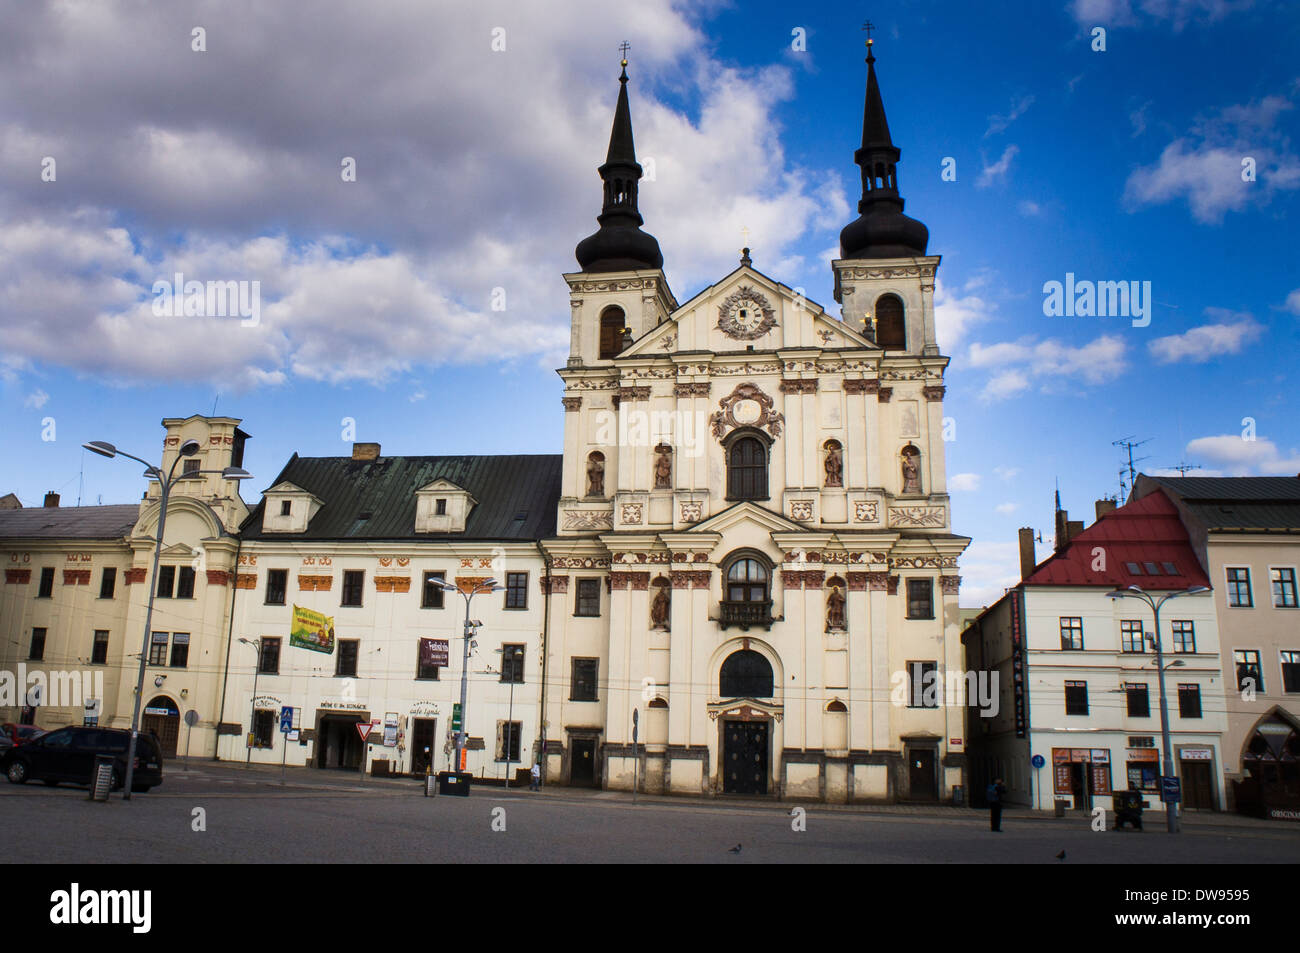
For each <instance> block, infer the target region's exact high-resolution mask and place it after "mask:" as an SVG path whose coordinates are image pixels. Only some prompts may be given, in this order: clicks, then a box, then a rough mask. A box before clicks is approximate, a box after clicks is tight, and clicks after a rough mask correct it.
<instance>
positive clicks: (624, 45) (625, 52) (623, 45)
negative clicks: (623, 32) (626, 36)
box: [618, 40, 632, 59]
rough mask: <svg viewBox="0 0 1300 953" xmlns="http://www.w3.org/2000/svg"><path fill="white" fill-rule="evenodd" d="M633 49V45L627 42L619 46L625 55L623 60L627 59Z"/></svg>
mask: <svg viewBox="0 0 1300 953" xmlns="http://www.w3.org/2000/svg"><path fill="white" fill-rule="evenodd" d="M631 48H632V45H631V44H630V43H628V41H627V40H624V41H623V42H622V43H620V44H619V45H618V51H619V52H620V53H622V54H623V59H627V51H628V50H630V49H631Z"/></svg>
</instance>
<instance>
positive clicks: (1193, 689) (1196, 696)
mask: <svg viewBox="0 0 1300 953" xmlns="http://www.w3.org/2000/svg"><path fill="white" fill-rule="evenodd" d="M1178 717H1179V718H1200V717H1201V686H1200V685H1179V686H1178Z"/></svg>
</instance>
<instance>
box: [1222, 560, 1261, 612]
mask: <svg viewBox="0 0 1300 953" xmlns="http://www.w3.org/2000/svg"><path fill="white" fill-rule="evenodd" d="M1254 604H1255V600H1254V599H1252V598H1251V595H1250V570H1249V569H1242V568H1238V569H1229V570H1228V605H1230V606H1232V607H1233V608H1234V609H1249V608H1250V607H1251V606H1253V605H1254Z"/></svg>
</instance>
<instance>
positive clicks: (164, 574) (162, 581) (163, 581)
mask: <svg viewBox="0 0 1300 953" xmlns="http://www.w3.org/2000/svg"><path fill="white" fill-rule="evenodd" d="M175 588H176V567H175V566H159V567H158V593H157V595H158V598H159V599H170V598H171V597H172V592H173V591H174V590H175Z"/></svg>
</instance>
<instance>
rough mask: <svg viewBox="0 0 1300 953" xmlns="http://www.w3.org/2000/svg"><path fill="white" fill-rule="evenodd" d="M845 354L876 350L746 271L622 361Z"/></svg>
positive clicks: (703, 295)
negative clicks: (745, 354) (786, 351)
mask: <svg viewBox="0 0 1300 953" xmlns="http://www.w3.org/2000/svg"><path fill="white" fill-rule="evenodd" d="M792 348H801V349H813V348H816V349H819V350H840V349H845V348H851V349H868V350H875V349H876V348H875V346H874V345H873V344H871V343H870V342H869V341H867V340H866V339H865V338H864V337H862V335H861V334H860V333H858V332H857V331H856V330H854V329H853V328H850V327H848V326H846V325H845V324H844V323H843V322H841V321H839V320H838V319H836V318H834V317H832V316H831V315H829V314H827V313H826V310H825V309H824V308H823V307H822V306H821V305H820V304H818V303H817V302H815V301H812V300H810V299H808V298H805V297H804V296H803V295H802V294H800V293H799V291H798V290H797V289H794V288H790V287H789V286H787V285H783V284H781V283H780V282H779V281H774V280H773V279H771V278H769V277H768V276H767V275H765V274H763V273H762V272H760V271H758V270H757V269H755V268H753V267H752V266H749V265H741V266H740V267H739V268H737V269H736V270H735V271H733V272H732V273H731V274H729V275H727V276H726V277H725V278H723V279H722V280H721V281H718V282H716V283H715V284H712V285H710V286H709V287H707V288H705V289H704V290H703V291H701V292H699V293H698V294H697V295H695V296H694V297H693V298H691V299H690V300H689V301H687V302H686V303H685V304H683V305H681V306H680V307H678V308H677V309H676V310H675V311H673V312H672V314H671V315H670V316H669V319H668V320H666V321H664V322H663V323H662V324H660V325H659V326H658V327H656V328H654V329H653V330H651V331H649V332H648V333H646V334H644V335H642V336H641V337H640V338H638V339H637V340H636V341H634V342H633V343H632V345H631V347H629V348H628V349H627V350H625V351H624V352H623V353H622V354H620V355H619V360H620V361H624V360H628V359H633V360H635V359H637V358H641V359H645V358H648V357H662V356H664V355H665V354H683V353H684V354H689V353H701V352H708V353H714V354H725V353H729V352H750V351H754V352H772V351H777V350H783V349H792Z"/></svg>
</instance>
